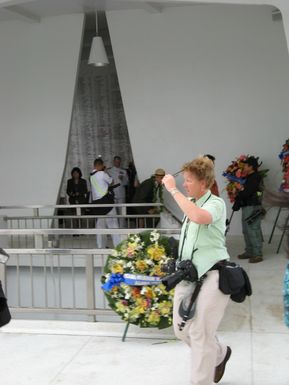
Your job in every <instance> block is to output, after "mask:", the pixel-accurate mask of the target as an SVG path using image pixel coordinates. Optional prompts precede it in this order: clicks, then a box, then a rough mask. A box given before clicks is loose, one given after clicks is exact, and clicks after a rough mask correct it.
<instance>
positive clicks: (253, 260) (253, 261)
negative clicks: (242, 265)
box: [249, 255, 263, 263]
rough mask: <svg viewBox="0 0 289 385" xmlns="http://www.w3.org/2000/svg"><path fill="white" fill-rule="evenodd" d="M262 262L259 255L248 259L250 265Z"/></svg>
mask: <svg viewBox="0 0 289 385" xmlns="http://www.w3.org/2000/svg"><path fill="white" fill-rule="evenodd" d="M262 261H263V257H262V256H261V255H259V256H257V257H250V259H249V262H250V263H258V262H262Z"/></svg>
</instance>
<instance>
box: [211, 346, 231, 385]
mask: <svg viewBox="0 0 289 385" xmlns="http://www.w3.org/2000/svg"><path fill="white" fill-rule="evenodd" d="M231 354H232V350H231V348H230V346H227V353H226V355H225V358H224V359H223V361H222V362H221V363H220V364H219V365H218V366H216V369H215V377H214V382H215V383H217V382H220V381H221V379H222V377H223V375H224V373H225V368H226V363H227V362H228V361H229V359H230V357H231Z"/></svg>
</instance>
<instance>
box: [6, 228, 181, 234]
mask: <svg viewBox="0 0 289 385" xmlns="http://www.w3.org/2000/svg"><path fill="white" fill-rule="evenodd" d="M152 230H155V228H146V229H139V228H137V229H96V228H94V229H77V228H75V229H63V228H62V229H0V235H1V234H2V235H17V234H21V235H73V234H79V235H88V234H137V233H139V232H140V231H152ZM158 231H160V232H161V233H164V234H166V233H173V234H179V233H180V229H158Z"/></svg>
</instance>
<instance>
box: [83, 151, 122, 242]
mask: <svg viewBox="0 0 289 385" xmlns="http://www.w3.org/2000/svg"><path fill="white" fill-rule="evenodd" d="M112 183H113V179H112V177H111V176H109V175H108V174H107V173H106V172H105V166H104V163H103V160H102V159H101V158H97V159H95V161H94V170H93V171H92V172H91V173H90V185H91V198H92V203H93V204H105V205H108V204H113V203H114V198H113V194H112V193H111V192H110V191H109V187H110V186H111V185H112ZM92 213H93V214H94V215H106V214H108V213H109V216H107V217H106V218H97V219H96V228H97V229H105V228H109V229H117V228H119V224H118V220H117V218H116V217H114V216H115V215H117V214H116V210H115V207H105V206H104V207H95V208H93V209H92ZM111 237H112V241H113V245H114V247H115V246H117V245H118V243H119V242H120V241H121V237H120V235H118V234H112V235H111ZM106 242H107V236H106V235H103V234H98V235H97V236H96V243H97V247H98V248H99V249H104V248H105V247H106V246H107V243H106Z"/></svg>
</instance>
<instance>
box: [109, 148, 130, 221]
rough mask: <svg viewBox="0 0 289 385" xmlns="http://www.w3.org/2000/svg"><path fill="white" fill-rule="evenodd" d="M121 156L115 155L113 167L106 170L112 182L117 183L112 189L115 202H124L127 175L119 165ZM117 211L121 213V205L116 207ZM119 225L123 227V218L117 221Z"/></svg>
mask: <svg viewBox="0 0 289 385" xmlns="http://www.w3.org/2000/svg"><path fill="white" fill-rule="evenodd" d="M120 165H121V157H120V156H117V155H116V156H115V157H114V158H113V167H110V168H109V169H108V170H107V172H108V173H109V175H110V176H111V177H112V178H113V182H114V184H116V185H117V184H119V186H118V187H116V188H114V189H113V192H114V201H115V203H125V188H126V186H127V185H128V175H127V171H126V170H125V169H124V168H121V167H120ZM116 210H117V213H118V214H119V215H121V213H122V212H121V211H122V210H121V207H117V209H116ZM119 224H120V227H122V228H123V227H124V225H125V221H124V218H121V219H120V221H119Z"/></svg>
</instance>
